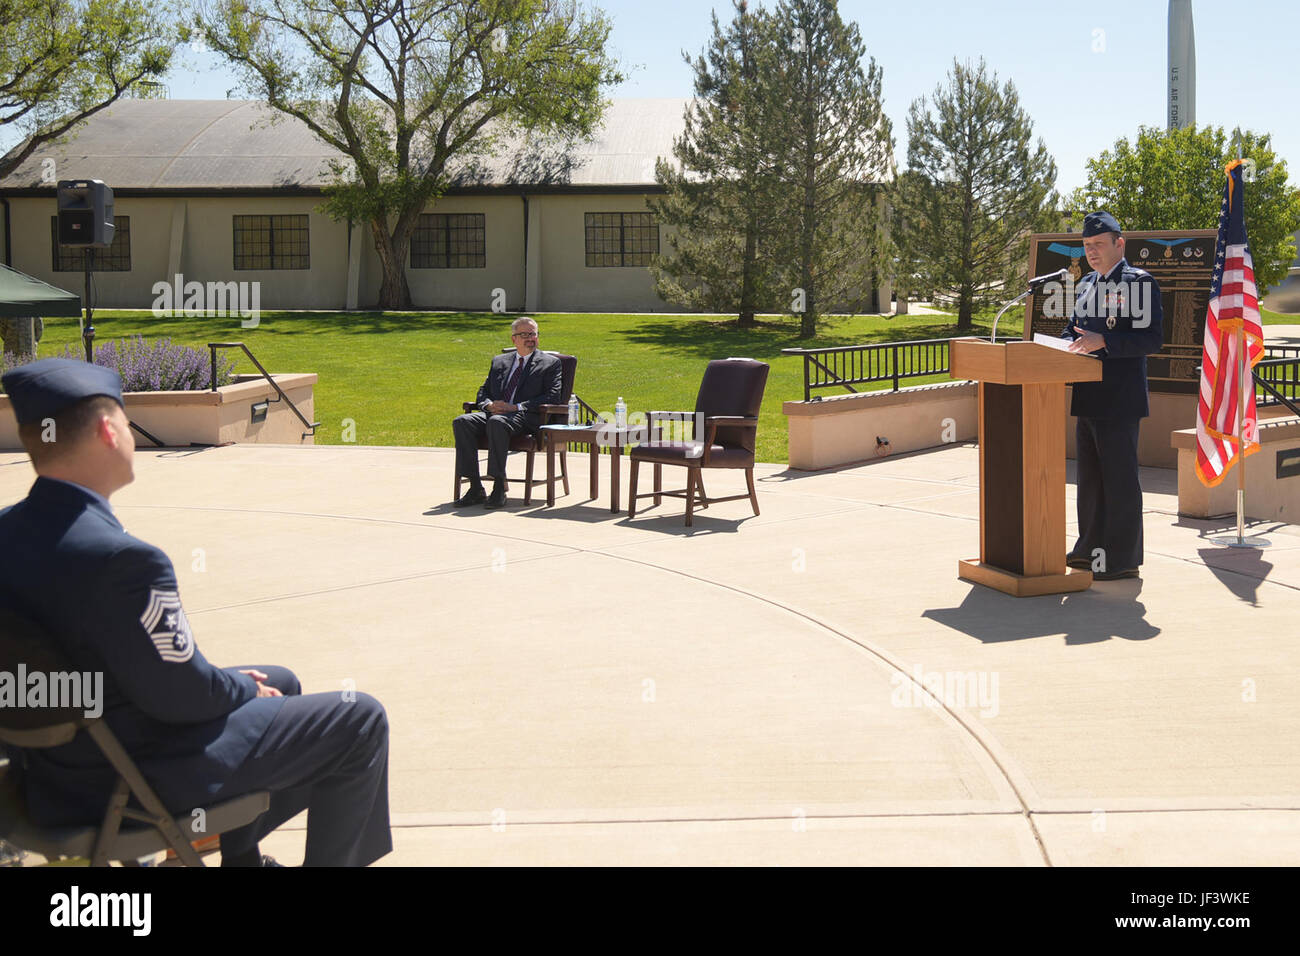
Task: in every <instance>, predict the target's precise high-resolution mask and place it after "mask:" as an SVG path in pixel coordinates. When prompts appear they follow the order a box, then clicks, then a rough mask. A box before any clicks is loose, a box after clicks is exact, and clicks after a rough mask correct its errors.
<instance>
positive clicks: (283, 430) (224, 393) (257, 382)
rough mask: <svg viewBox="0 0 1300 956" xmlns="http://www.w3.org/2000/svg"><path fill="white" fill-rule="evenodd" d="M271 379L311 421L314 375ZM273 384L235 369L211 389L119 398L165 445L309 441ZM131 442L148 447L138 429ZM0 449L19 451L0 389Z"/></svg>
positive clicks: (135, 419) (15, 425) (14, 426)
mask: <svg viewBox="0 0 1300 956" xmlns="http://www.w3.org/2000/svg"><path fill="white" fill-rule="evenodd" d="M274 378H275V381H276V383H277V384H278V385H279V386H280V388H282V389H284V392H285V394H286V395H287V396H288V397H289V398H290V400H292V401H293V403H294V404H295V405H297V406H298V410H299V411H301V412H302V414H303V417H305V418H306V419H307V420H308V421H314V420H315V419H314V411H315V399H314V397H313V391H314V389H315V385H316V379H317V376H316V375H315V374H314V373H296V374H289V375H276V376H274ZM276 397H277V396H276V393H275V389H273V388H272V387H271V385H270V383H269V382H267V381H266V379H264V378H262V376H260V375H238V376H236V381H235V383H234V384H232V385H225V386H223V387H221V388H219V389H217V390H216V391H215V392H214V391H211V390H206V391H202V392H126V393H124V394H123V396H122V398H123V400H124V403H125V405H126V413H127V415H128V416H129V417H130V419H131V421H133V422H135V423H136V424H137V425H139V426H140V427H141V428H143V429H144V430H145V431H147V432H149V433H150V434H152V435H155V436H157V437H158V438H159V439H160V440H161V441H163V442H164V443H165V444H167V445H170V446H182V447H183V446H187V445H191V444H198V445H220V444H223V443H225V442H266V443H272V444H285V445H311V444H313V443H314V442H313V439H312V438H311V437H310V436H308V437H305V438H304V437H303V432H305V431H307V429H306V428H304V427H303V424H302V422H300V421H299V420H298V417H297V416H296V415H294V413H293V411H292V410H291V409H290V408H289V406H288V404H287V403H285V402H282V401H275V399H276ZM258 402H269V404H268V405H267V414H266V420H265V421H262V422H256V423H255V422H253V420H252V418H253V415H252V411H253V405H254V404H256V403H258ZM136 446H137V447H139V448H150V447H153V445H152V443H151V442H150V441H149V440H148V439H147V438H145V437H143V436H142V435H140V434H139V433H137V434H136ZM0 449H4V450H7V451H18V450H21V449H22V444H21V443H20V442H19V441H18V423H17V421H16V420H15V419H14V413H13V407H12V406H11V405H10V402H9V396H7V395H0Z"/></svg>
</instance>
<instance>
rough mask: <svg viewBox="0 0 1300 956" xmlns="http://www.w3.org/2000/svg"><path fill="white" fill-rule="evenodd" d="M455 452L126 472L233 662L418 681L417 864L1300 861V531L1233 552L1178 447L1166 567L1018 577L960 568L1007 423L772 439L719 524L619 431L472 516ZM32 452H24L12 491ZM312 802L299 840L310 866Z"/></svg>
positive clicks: (195, 619)
mask: <svg viewBox="0 0 1300 956" xmlns="http://www.w3.org/2000/svg"><path fill="white" fill-rule="evenodd" d="M453 457H454V456H453V452H452V451H451V450H450V449H442V448H358V447H339V446H316V447H304V448H291V447H282V446H257V445H244V446H232V447H225V448H210V449H194V450H169V451H149V450H144V449H142V450H140V451H139V452H138V454H137V468H136V475H137V477H136V481H135V483H134V484H133V485H131V486H129V487H128V488H126V489H124V490H123V491H121V492H120V493H119V494H118V495H117V496H115V497H114V507H115V509H116V511H117V514H118V516H119V517H120V518H121V520H122V521H123V523H124V524H125V525H126V527H127V529H128V530H129V531H131V532H132V533H134V534H136V535H137V536H139V537H141V538H144V539H145V540H148V541H151V542H153V543H155V544H158V545H159V546H161V547H162V548H163V549H165V550H166V551H167V553H168V554H170V555H171V556H172V559H173V561H174V563H175V565H176V570H177V574H178V576H179V579H180V586H181V596H182V599H183V600H184V602H185V607H186V611H187V614H188V616H189V619H190V621H191V622H192V624H193V627H194V630H195V635H196V637H197V639H198V642H199V646H200V647H201V648H202V649H203V652H204V653H205V654H206V656H207V657H208V659H209V660H211V661H213V662H214V663H217V664H220V665H233V664H259V663H276V664H284V665H287V666H290V667H292V668H293V669H294V670H295V671H297V673H298V675H299V676H300V677H301V678H302V680H303V684H304V687H305V689H306V690H307V691H309V692H312V691H335V692H338V691H342V690H345V689H348V688H352V687H355V688H356V689H357V690H361V691H366V692H369V693H371V694H373V695H375V696H376V697H378V698H379V699H380V700H381V701H383V703H384V704H385V706H386V707H387V709H388V714H389V719H390V723H391V728H392V752H391V764H390V772H391V776H390V793H391V801H392V812H393V836H394V843H395V849H394V852H393V853H392V854H391V855H390V856H388V857H386V858H385V859H384V860H383V861H382V864H390V865H449V864H451V865H454V864H587V863H591V864H758V865H768V864H788V865H800V864H869V865H873V864H904V865H930V864H982V865H987V864H992V865H1017V866H1018V865H1025V866H1043V865H1058V866H1060V865H1067V866H1068V865H1097V864H1101V865H1110V864H1118V865H1147V864H1154V865H1199V864H1214V865H1233V864H1265V865H1267V864H1277V865H1281V864H1294V863H1295V862H1296V861H1297V860H1300V812H1298V811H1300V693H1297V690H1296V687H1295V683H1296V681H1297V673H1300V649H1297V646H1296V645H1295V644H1293V643H1292V641H1293V640H1294V639H1295V635H1296V633H1297V626H1296V621H1297V619H1298V618H1300V529H1297V528H1296V527H1293V526H1290V525H1277V524H1267V525H1262V526H1260V525H1256V526H1253V527H1252V531H1254V532H1255V533H1260V534H1265V535H1267V537H1269V538H1270V539H1271V540H1272V546H1271V547H1270V548H1268V549H1267V550H1264V551H1247V552H1241V551H1236V552H1234V551H1230V550H1227V549H1223V548H1220V547H1218V546H1216V545H1214V544H1213V543H1212V542H1211V541H1210V540H1209V538H1210V536H1211V535H1212V534H1214V533H1217V532H1221V531H1223V530H1224V529H1225V528H1226V527H1227V526H1228V524H1229V522H1226V521H1225V522H1219V523H1217V524H1216V523H1215V522H1202V521H1191V520H1186V519H1180V518H1179V517H1178V516H1177V513H1176V512H1177V498H1176V494H1175V480H1174V473H1173V472H1172V471H1164V470H1159V469H1144V470H1143V473H1142V484H1143V488H1144V489H1145V493H1146V494H1145V508H1146V512H1145V536H1146V564H1145V566H1144V568H1143V577H1142V579H1141V580H1126V581H1117V582H1102V583H1097V584H1095V585H1094V586H1093V588H1092V590H1090V591H1087V592H1084V593H1082V594H1077V595H1072V596H1068V597H1041V598H1024V599H1015V598H1011V597H1007V596H1004V595H1002V594H1000V593H996V592H993V591H990V590H986V589H983V588H981V587H978V586H974V585H970V584H967V583H965V582H962V581H960V580H958V579H957V576H956V567H957V561H958V559H959V558H967V557H973V556H976V554H977V552H978V524H977V516H978V496H977V481H978V449H977V448H976V447H974V446H973V445H959V446H949V447H945V448H942V449H938V450H934V451H929V452H921V453H917V454H914V455H909V456H905V457H898V458H886V459H881V460H878V461H873V462H869V463H865V464H861V465H857V466H851V467H844V468H840V469H836V470H833V471H828V472H819V473H803V472H793V471H790V470H788V469H786V468H785V467H784V466H774V465H765V466H760V467H759V468H758V470H757V478H758V494H759V501H760V504H761V506H762V510H763V513H762V515H761V516H760V517H754V516H752V514H751V513H750V509H749V506H748V504H747V503H746V502H744V501H737V502H730V503H724V504H718V505H714V506H713V507H711V508H709V509H708V510H706V511H703V512H699V513H697V516H696V522H695V527H694V528H691V529H688V528H685V527H684V526H683V522H682V502H681V501H680V499H665V502H664V504H663V505H661V506H659V507H658V508H655V509H651V510H649V511H647V512H644V513H642V514H638V515H637V517H636V518H635V519H632V520H631V521H629V520H628V519H627V516H626V512H624V513H623V514H620V515H612V514H611V513H610V511H609V499H608V491H609V489H608V487H607V482H608V461H607V460H602V462H601V470H602V475H601V478H602V482H603V486H602V489H601V498H600V500H599V501H590V500H586V498H587V496H586V488H587V472H586V460H585V456H581V455H573V456H571V462H570V464H571V468H572V472H573V480H572V487H573V493H572V494H570V495H569V496H567V497H563V498H560V499H559V500H558V501H557V505H556V507H554V508H547V507H545V505H544V504H543V503H539V502H538V501H536V500H535V501H534V503H533V505H532V506H529V507H525V506H524V505H523V504H522V502H521V500H520V498H521V495H520V494H519V488H518V486H516V488H513V489H512V493H511V500H510V502H509V504H508V506H507V507H506V508H504V509H502V510H500V511H495V512H493V511H485V510H484V509H482V508H480V507H475V508H471V509H467V510H464V511H459V512H458V511H456V510H454V509H452V508H451V507H450V506H449V505H448V504H447V501H448V499H449V498H450V491H451V485H452V466H453ZM521 467H522V462H516V461H514V460H512V472H517V471H519V470H520V469H521ZM539 467H540V465H539ZM1070 474H1071V479H1070V480H1071V482H1073V463H1071V473H1070ZM623 476H624V482H625V483H626V479H627V469H626V468H624V469H623ZM32 477H33V475H32V472H31V468H30V465H29V464H28V463H27V461H26V457H25V456H24V455H20V454H14V453H7V454H0V505H4V504H9V503H11V502H13V501H16V500H17V499H19V498H20V497H22V496H23V495H24V494H25V493H26V490H27V488H28V487H29V485H30V483H31V480H32ZM665 477H666V481H668V480H673V479H677V478H679V477H680V474H679V473H674V470H673V469H667V470H666V476H665ZM708 487H709V490H710V492H712V493H713V494H716V495H726V494H733V493H736V492H738V491H741V490H743V478H742V477H741V475H740V474H739V473H735V474H728V473H711V474H710V476H709V478H708ZM643 488H644V486H643ZM539 491H541V489H539ZM1067 495H1068V497H1069V498H1070V503H1069V505H1068V513H1069V515H1070V516H1071V518H1072V517H1073V513H1074V505H1073V495H1074V486H1073V484H1072V483H1071V484H1070V486H1069V487H1068V489H1067ZM625 496H626V488H625V489H624V507H626V497H625ZM541 500H542V502H544V500H545V495H544V492H542V493H541ZM1070 533H1071V535H1073V525H1071V528H1070ZM1071 540H1073V538H1071ZM923 686H928V687H931V688H932V689H933V690H935V691H936V692H937V697H934V696H930V695H928V694H927V692H926V691H925V690H923V689H922V687H923ZM939 700H941V701H942V706H931V705H932V704H934V703H936V701H939ZM304 825H305V819H304V818H299V819H297V820H295V821H293V822H291V823H290V824H289V825H288V826H287V827H285V828H283V829H282V830H280V831H278V832H277V833H276V834H275V835H273V836H272V837H271V838H269V839H268V840H267V841H266V842H265V843H264V844H263V849H264V850H265V851H266V852H270V853H272V854H274V855H276V856H277V857H278V858H280V860H281V861H282V862H286V863H296V862H300V861H301V858H302V849H303V834H304V829H303V827H304Z"/></svg>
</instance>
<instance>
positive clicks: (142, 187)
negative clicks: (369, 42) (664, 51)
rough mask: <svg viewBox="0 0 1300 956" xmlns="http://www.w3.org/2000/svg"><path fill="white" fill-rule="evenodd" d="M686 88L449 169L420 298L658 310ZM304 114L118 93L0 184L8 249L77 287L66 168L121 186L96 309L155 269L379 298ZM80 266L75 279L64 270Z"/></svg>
mask: <svg viewBox="0 0 1300 956" xmlns="http://www.w3.org/2000/svg"><path fill="white" fill-rule="evenodd" d="M685 105H686V101H684V100H679V99H624V100H615V101H614V102H613V103H612V105H611V106H610V108H609V110H608V112H607V114H606V116H605V119H604V122H603V125H602V126H601V128H600V129H599V131H598V132H597V134H596V135H595V137H594V138H593V139H592V140H591V141H590V142H586V143H578V144H571V145H566V144H555V143H543V144H535V143H530V142H518V141H515V142H509V143H506V144H505V145H503V146H502V147H500V148H499V149H498V150H497V151H496V154H495V155H492V156H482V157H478V158H476V159H475V160H474V161H472V162H468V163H463V164H462V165H460V166H458V167H457V168H455V169H454V170H453V177H452V179H453V185H452V186H451V188H450V189H448V191H447V192H446V194H445V195H443V196H441V197H439V198H438V200H437V201H436V202H435V203H432V204H431V205H430V207H429V209H428V211H427V212H426V213H424V214H423V215H422V216H421V219H420V222H419V224H418V226H417V228H416V231H415V234H414V235H413V237H412V242H411V251H410V253H409V259H408V263H407V280H408V283H409V285H410V289H411V295H412V299H413V302H414V305H415V306H416V307H417V308H427V309H473V310H487V309H491V308H493V307H494V306H496V307H497V308H498V309H499V308H502V307H504V308H506V309H509V310H518V309H525V310H527V311H537V312H542V311H592V312H605V311H635V312H640V311H663V310H666V309H669V308H673V307H671V306H669V305H668V304H667V303H665V302H664V301H663V300H661V299H660V298H659V297H658V296H657V295H655V293H654V286H653V281H652V279H651V277H650V274H649V270H648V269H647V268H646V264H647V263H648V261H649V258H650V256H652V255H653V254H654V253H655V252H657V251H658V249H659V239H660V236H659V226H658V224H657V223H655V222H654V218H653V216H652V215H651V213H650V212H649V210H648V208H647V206H646V198H647V197H648V196H649V195H651V194H653V193H655V192H657V191H659V189H658V187H657V186H656V184H655V178H654V169H655V161H656V159H657V158H658V157H660V156H663V157H670V156H671V151H672V142H673V137H674V136H677V135H679V134H680V133H681V131H682V129H683V126H684V123H683V110H684V108H685ZM340 159H343V157H342V155H341V154H339V153H337V152H336V151H335V150H333V149H332V148H331V147H329V146H327V145H325V144H324V143H322V142H321V141H320V140H319V139H317V138H316V136H315V135H314V134H313V133H312V132H311V131H310V130H309V129H308V128H307V127H306V126H305V125H304V124H303V123H301V122H299V121H298V120H296V119H293V118H292V117H286V116H283V115H282V114H277V113H275V111H273V110H271V109H270V108H269V107H267V106H266V105H265V104H264V103H261V102H257V101H243V100H122V101H119V102H118V103H115V104H114V105H113V106H111V107H109V108H108V109H106V110H104V111H103V112H101V113H99V114H96V115H95V116H94V117H92V118H91V119H90V120H88V121H87V122H86V123H85V124H84V125H83V126H81V127H79V129H78V130H77V131H76V132H75V133H74V134H72V135H71V136H70V137H67V138H66V139H65V140H64V141H63V142H61V143H58V144H51V145H48V146H47V147H46V148H44V149H41V150H38V151H37V152H36V153H34V154H33V155H32V156H31V157H29V158H28V159H27V160H26V161H25V162H24V163H23V164H22V165H21V166H20V167H19V168H18V169H16V170H15V171H14V172H13V173H11V174H10V175H9V176H7V177H5V179H3V180H0V216H3V236H2V238H3V260H2V261H3V262H5V263H6V264H8V265H11V266H13V267H14V268H17V269H21V270H22V271H24V272H26V273H28V274H30V275H33V276H35V277H37V278H39V279H43V280H45V281H47V282H50V283H52V284H54V285H62V286H64V287H76V288H79V283H80V281H81V277H80V272H81V258H80V253H79V251H76V250H68V249H65V248H63V247H60V246H59V245H58V244H57V242H56V236H55V232H54V226H53V223H54V218H55V211H56V207H55V188H56V184H57V183H58V181H59V180H66V179H99V180H102V181H104V182H105V183H107V184H108V185H109V186H111V187H112V188H113V190H114V194H115V199H116V207H115V210H114V213H115V217H116V223H117V226H118V228H117V236H116V237H115V239H114V245H113V247H112V248H111V249H108V250H102V251H101V252H100V253H99V254H98V255H97V265H96V283H97V289H98V303H97V304H98V305H99V306H100V307H120V308H148V307H150V306H151V305H152V303H153V302H154V300H155V298H156V296H155V293H154V291H153V289H154V286H155V284H156V283H158V282H167V283H171V282H172V281H173V279H174V277H175V276H177V275H182V276H184V280H185V281H186V282H189V281H193V280H197V281H199V282H214V281H215V282H229V281H257V282H259V283H260V288H261V299H260V302H261V308H263V309H330V310H333V309H355V308H358V307H361V308H364V307H366V306H368V305H372V304H373V303H375V302H376V301H377V299H378V291H379V285H380V281H381V278H382V272H381V268H380V264H379V258H378V255H377V254H376V252H375V250H374V244H373V241H372V240H371V238H370V231H369V225H368V223H351V224H349V223H345V222H336V221H334V220H332V219H330V218H329V217H328V216H327V215H325V214H324V213H323V212H321V211H320V210H319V208H318V207H319V206H320V203H321V198H322V195H323V189H324V187H325V186H326V185H327V184H328V183H329V181H330V169H329V164H330V161H331V160H340ZM69 272H72V273H77V275H75V276H69V275H67V273H69Z"/></svg>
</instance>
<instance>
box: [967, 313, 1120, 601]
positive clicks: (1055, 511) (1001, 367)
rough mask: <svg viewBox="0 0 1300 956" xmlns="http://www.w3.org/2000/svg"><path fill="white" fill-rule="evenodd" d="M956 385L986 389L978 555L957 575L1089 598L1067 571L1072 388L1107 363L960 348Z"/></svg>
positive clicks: (1052, 352) (1081, 580)
mask: <svg viewBox="0 0 1300 956" xmlns="http://www.w3.org/2000/svg"><path fill="white" fill-rule="evenodd" d="M950 349H951V354H950V369H951V371H952V377H953V378H961V379H974V380H975V381H977V382H979V443H980V556H979V560H978V561H976V560H969V561H961V562H959V563H958V565H957V576H958V577H960V578H962V579H963V580H966V581H974V582H975V583H977V584H983V585H986V586H988V587H991V588H996V589H997V590H999V591H1003V592H1005V593H1007V594H1011V595H1014V596H1016V597H1028V596H1031V595H1037V594H1063V593H1066V592H1069V591H1084V590H1087V589H1088V588H1089V587H1090V586H1091V585H1092V572H1091V571H1076V570H1073V569H1067V568H1066V566H1065V553H1066V541H1065V421H1066V419H1065V383H1066V382H1099V381H1101V362H1100V361H1098V360H1097V359H1095V358H1090V357H1088V356H1086V355H1076V354H1072V353H1069V352H1063V351H1060V350H1059V349H1054V348H1051V347H1049V346H1046V345H1038V344H1037V343H1034V342H1007V343H997V344H995V343H993V342H986V341H984V340H982V339H954V340H953V342H952V343H951V345H950Z"/></svg>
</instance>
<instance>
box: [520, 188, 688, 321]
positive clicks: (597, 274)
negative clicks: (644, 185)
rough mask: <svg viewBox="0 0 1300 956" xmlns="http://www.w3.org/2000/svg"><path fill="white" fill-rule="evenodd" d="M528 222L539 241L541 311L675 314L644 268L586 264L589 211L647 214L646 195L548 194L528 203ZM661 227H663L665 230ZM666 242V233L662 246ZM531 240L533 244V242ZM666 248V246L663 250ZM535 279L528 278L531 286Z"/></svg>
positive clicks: (531, 257)
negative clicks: (533, 224)
mask: <svg viewBox="0 0 1300 956" xmlns="http://www.w3.org/2000/svg"><path fill="white" fill-rule="evenodd" d="M529 204H530V206H531V211H530V219H531V217H533V216H537V217H539V222H538V225H537V227H536V228H535V229H534V230H530V231H531V232H533V234H534V235H537V236H538V237H539V238H540V249H539V252H540V255H538V256H536V257H534V256H533V249H532V246H531V245H530V247H529V250H528V251H529V258H530V259H534V258H536V260H537V263H538V270H539V274H540V281H539V282H538V289H537V290H531V289H530V293H529V298H530V300H532V299H533V294H534V291H535V292H536V293H537V298H536V301H537V302H538V305H537V306H536V310H537V311H539V312H667V311H674V310H676V307H675V306H670V305H668V304H667V303H666V302H664V301H663V300H662V299H661V298H659V296H657V295H655V291H654V280H653V279H651V277H650V269H649V268H648V267H646V266H599V267H597V266H593V267H590V268H589V267H588V266H587V247H586V224H585V221H584V218H583V217H584V215H585V214H586V213H589V212H648V211H649V210H648V207H647V206H646V196H645V194H625V195H617V194H608V193H605V194H598V193H592V194H587V195H547V196H533V197H530V199H529ZM661 229H662V227H661ZM662 241H663V234H662V231H661V233H660V242H661V243H662ZM530 242H531V240H530ZM661 248H662V246H661ZM533 282H534V277H533V276H532V275H530V276H529V283H530V285H531V284H532V283H533Z"/></svg>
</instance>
